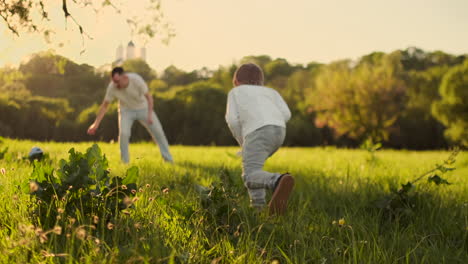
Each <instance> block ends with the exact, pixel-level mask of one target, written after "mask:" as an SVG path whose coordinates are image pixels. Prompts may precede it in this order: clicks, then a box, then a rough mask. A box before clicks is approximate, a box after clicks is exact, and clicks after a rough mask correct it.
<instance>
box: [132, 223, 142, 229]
mask: <svg viewBox="0 0 468 264" xmlns="http://www.w3.org/2000/svg"><path fill="white" fill-rule="evenodd" d="M133 226H134V227H135V228H136V229H140V228H141V224H140V223H135V224H134V225H133Z"/></svg>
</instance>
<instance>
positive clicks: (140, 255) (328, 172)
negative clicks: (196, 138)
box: [0, 139, 468, 263]
mask: <svg viewBox="0 0 468 264" xmlns="http://www.w3.org/2000/svg"><path fill="white" fill-rule="evenodd" d="M35 145H37V146H39V147H41V148H42V149H43V150H44V151H45V152H47V153H48V154H49V155H50V158H51V159H52V161H53V163H52V164H53V165H54V166H55V167H58V164H59V160H60V159H68V150H69V149H70V148H72V147H74V148H75V149H76V150H78V151H80V152H84V151H86V149H87V148H88V147H90V146H91V145H92V143H79V144H74V143H39V142H30V141H13V140H8V139H7V140H5V141H4V142H3V144H1V145H0V150H1V149H2V148H3V147H6V146H8V147H9V150H8V152H7V153H6V155H5V157H4V158H3V159H2V160H0V168H4V169H5V170H4V171H3V170H2V173H1V174H0V190H1V192H0V198H1V199H2V200H3V201H4V202H3V203H2V205H1V206H0V262H1V263H468V154H467V153H466V152H461V153H460V154H459V155H458V157H457V161H456V163H455V164H454V166H455V167H456V168H457V169H456V170H454V171H452V172H448V173H447V174H445V175H444V176H446V177H445V178H446V179H447V180H448V181H449V182H450V183H452V184H451V185H440V186H436V185H435V184H432V183H428V182H427V180H426V178H424V179H422V180H421V181H420V182H418V183H416V184H415V188H414V189H413V190H412V191H411V192H410V194H409V199H410V200H409V204H410V206H409V207H407V208H401V211H400V212H399V213H395V214H391V213H389V212H388V211H385V210H382V209H379V208H378V207H377V206H376V204H377V203H376V201H379V200H381V199H382V198H384V197H386V196H388V195H390V194H391V193H392V190H397V189H399V188H400V187H401V184H404V183H406V182H408V181H411V180H413V179H415V178H417V177H418V176H419V175H421V174H423V173H424V172H426V171H429V170H431V169H432V168H433V167H434V166H435V165H436V164H438V163H439V164H440V163H442V162H443V161H444V160H445V159H446V158H447V157H448V156H449V155H450V152H444V151H431V152H413V151H394V150H382V151H378V152H376V153H375V155H374V156H372V154H370V153H369V152H367V151H365V150H345V149H335V148H283V149H281V150H280V151H279V152H278V153H276V154H275V155H274V156H273V157H272V158H271V159H269V160H268V162H267V164H266V169H267V170H270V171H278V172H286V171H288V172H290V173H292V174H293V175H294V176H295V178H296V188H295V190H294V194H293V196H292V200H291V202H290V208H289V211H288V213H287V214H286V215H285V216H282V217H269V216H268V215H267V214H266V213H260V214H259V213H256V212H255V211H254V210H252V209H251V208H249V202H248V197H247V192H246V190H245V189H244V187H243V185H242V180H241V178H240V174H241V160H240V158H238V157H237V156H236V155H235V153H236V152H237V150H238V149H237V148H234V147H187V146H173V147H172V148H171V151H172V153H173V156H174V158H175V161H176V162H175V164H174V165H170V164H166V163H163V162H162V159H161V157H160V154H159V150H158V149H157V148H156V147H154V145H152V144H149V143H141V144H132V145H131V147H130V153H131V155H132V157H131V158H132V163H131V164H130V165H124V164H121V163H120V160H119V147H118V144H108V143H100V144H99V146H100V147H101V149H102V151H103V153H105V155H106V156H107V158H108V160H109V167H110V169H111V175H119V176H123V175H124V174H125V171H126V170H127V168H128V167H129V166H133V165H135V166H137V167H138V168H139V179H138V184H139V186H140V187H141V190H139V191H138V193H137V194H136V197H138V198H137V199H134V200H132V203H133V208H131V209H129V210H127V211H126V213H122V214H119V215H118V216H116V217H115V218H113V219H112V220H111V222H106V223H102V220H101V222H99V221H95V220H93V219H92V216H90V215H82V218H80V219H71V218H65V217H63V218H62V219H58V220H57V221H56V223H57V226H59V227H60V228H59V229H58V230H57V229H52V230H42V229H40V228H41V226H38V224H37V219H36V218H37V216H35V215H34V214H32V212H33V210H34V206H35V202H34V199H32V198H31V196H30V195H29V194H28V193H25V192H23V191H21V186H24V184H25V182H26V183H27V182H28V179H29V178H30V177H31V172H32V170H33V169H32V166H31V165H30V164H29V162H27V161H23V160H22V159H21V157H23V156H25V155H27V153H28V152H29V150H30V149H31V147H33V146H35ZM200 186H205V187H207V188H208V189H205V188H202V187H200ZM207 190H208V191H211V192H210V193H209V194H208V191H207ZM54 221H55V220H54ZM93 223H94V224H93ZM110 223H111V225H109V224H110Z"/></svg>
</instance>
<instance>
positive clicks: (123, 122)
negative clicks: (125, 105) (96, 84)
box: [119, 110, 134, 163]
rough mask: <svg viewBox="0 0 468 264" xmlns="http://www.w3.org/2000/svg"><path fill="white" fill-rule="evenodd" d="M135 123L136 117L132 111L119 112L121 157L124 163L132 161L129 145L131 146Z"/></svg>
mask: <svg viewBox="0 0 468 264" xmlns="http://www.w3.org/2000/svg"><path fill="white" fill-rule="evenodd" d="M133 121H134V117H133V115H132V112H131V111H125V110H119V144H120V157H121V159H122V161H123V162H124V163H128V162H129V161H130V155H129V153H128V145H129V144H130V136H131V133H132V125H133Z"/></svg>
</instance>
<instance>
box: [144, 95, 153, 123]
mask: <svg viewBox="0 0 468 264" xmlns="http://www.w3.org/2000/svg"><path fill="white" fill-rule="evenodd" d="M145 98H146V101H148V124H150V125H151V124H152V123H153V118H152V117H153V96H151V94H150V93H149V92H148V93H145Z"/></svg>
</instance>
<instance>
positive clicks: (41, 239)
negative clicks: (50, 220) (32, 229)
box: [39, 233, 48, 244]
mask: <svg viewBox="0 0 468 264" xmlns="http://www.w3.org/2000/svg"><path fill="white" fill-rule="evenodd" d="M47 240H48V238H47V233H42V234H40V235H39V242H41V244H44V243H45V242H47Z"/></svg>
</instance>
